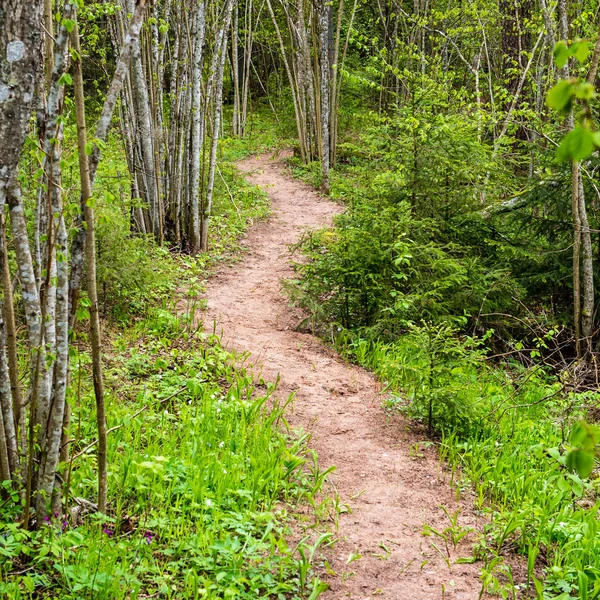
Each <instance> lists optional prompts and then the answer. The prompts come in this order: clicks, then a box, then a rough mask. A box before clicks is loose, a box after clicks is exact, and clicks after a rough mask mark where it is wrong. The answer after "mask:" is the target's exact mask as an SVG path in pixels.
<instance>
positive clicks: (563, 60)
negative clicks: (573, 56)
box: [554, 41, 570, 69]
mask: <svg viewBox="0 0 600 600" xmlns="http://www.w3.org/2000/svg"><path fill="white" fill-rule="evenodd" d="M569 55H570V53H569V48H568V46H567V44H566V43H565V42H563V41H560V42H556V45H555V46H554V62H555V63H556V66H557V67H558V68H559V69H562V68H563V67H564V66H565V65H566V64H567V61H568V60H569Z"/></svg>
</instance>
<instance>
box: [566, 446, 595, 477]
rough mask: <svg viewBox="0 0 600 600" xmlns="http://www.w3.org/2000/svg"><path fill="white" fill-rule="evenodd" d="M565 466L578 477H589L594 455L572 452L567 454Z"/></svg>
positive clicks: (582, 451)
mask: <svg viewBox="0 0 600 600" xmlns="http://www.w3.org/2000/svg"><path fill="white" fill-rule="evenodd" d="M567 466H568V467H569V468H570V469H572V470H573V471H575V472H576V473H577V474H578V475H579V476H580V477H584V478H585V477H589V476H590V473H591V472H592V471H593V469H594V455H593V454H592V453H591V452H587V451H585V450H573V451H571V452H569V454H567Z"/></svg>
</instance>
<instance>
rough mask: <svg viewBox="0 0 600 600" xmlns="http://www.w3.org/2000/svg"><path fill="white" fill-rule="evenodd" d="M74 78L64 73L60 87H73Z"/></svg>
mask: <svg viewBox="0 0 600 600" xmlns="http://www.w3.org/2000/svg"><path fill="white" fill-rule="evenodd" d="M72 83H73V78H72V77H71V76H70V75H69V74H68V73H63V74H62V75H61V76H60V79H59V80H58V85H71V84H72Z"/></svg>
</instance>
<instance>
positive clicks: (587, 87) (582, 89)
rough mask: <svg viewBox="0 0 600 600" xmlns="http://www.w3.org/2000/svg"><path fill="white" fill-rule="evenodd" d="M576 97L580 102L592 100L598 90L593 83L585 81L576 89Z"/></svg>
mask: <svg viewBox="0 0 600 600" xmlns="http://www.w3.org/2000/svg"><path fill="white" fill-rule="evenodd" d="M575 95H576V96H577V97H578V98H579V99H580V100H591V99H592V98H593V97H594V96H595V95H596V88H595V87H594V86H593V85H592V84H591V83H588V82H587V81H583V82H582V83H580V84H579V85H578V86H577V88H576V89H575Z"/></svg>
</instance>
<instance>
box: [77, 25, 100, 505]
mask: <svg viewBox="0 0 600 600" xmlns="http://www.w3.org/2000/svg"><path fill="white" fill-rule="evenodd" d="M71 40H72V43H73V48H74V50H75V52H76V54H77V56H79V57H81V49H80V47H79V32H78V28H77V24H75V28H74V29H73V31H72V34H71ZM73 70H74V75H75V76H74V78H73V83H74V90H75V111H76V116H77V150H78V155H79V173H80V178H81V202H82V204H83V211H84V218H85V222H86V225H87V235H86V240H85V271H86V275H87V280H86V283H87V293H88V297H89V300H90V339H91V350H92V371H93V379H94V394H95V396H96V421H97V427H98V511H99V512H101V513H106V496H107V483H108V482H107V478H108V474H107V457H106V438H107V433H106V406H105V400H104V382H103V379H102V353H101V347H100V346H101V339H100V338H101V331H100V316H99V311H98V292H97V288H96V236H95V216H94V209H93V208H92V206H91V203H90V202H89V200H90V199H91V198H92V183H91V179H90V170H89V165H88V159H87V154H86V145H87V141H86V124H85V104H84V96H83V76H82V72H81V59H79V60H77V61H76V62H75V64H74V69H73Z"/></svg>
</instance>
